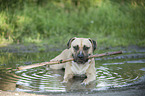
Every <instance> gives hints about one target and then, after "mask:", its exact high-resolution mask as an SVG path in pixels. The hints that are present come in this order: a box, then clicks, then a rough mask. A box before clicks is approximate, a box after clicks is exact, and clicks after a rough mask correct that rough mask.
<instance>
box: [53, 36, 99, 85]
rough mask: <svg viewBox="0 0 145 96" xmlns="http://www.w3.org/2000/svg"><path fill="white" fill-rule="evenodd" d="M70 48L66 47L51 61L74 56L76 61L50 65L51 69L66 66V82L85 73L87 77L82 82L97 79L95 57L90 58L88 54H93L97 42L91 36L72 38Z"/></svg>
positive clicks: (85, 82) (87, 82) (69, 42)
mask: <svg viewBox="0 0 145 96" xmlns="http://www.w3.org/2000/svg"><path fill="white" fill-rule="evenodd" d="M67 45H68V49H65V50H64V51H63V52H62V53H61V54H60V55H58V56H57V57H55V58H54V59H52V60H51V61H57V60H66V59H70V58H74V61H71V62H67V63H62V64H55V65H50V68H51V69H62V68H65V74H64V82H68V80H69V79H70V78H73V76H75V75H83V74H85V75H86V76H87V78H86V79H85V80H84V81H83V83H82V84H85V85H86V84H89V83H90V82H91V81H94V80H95V79H96V70H95V61H94V58H92V59H88V56H90V55H93V51H94V50H95V49H96V45H97V44H96V42H95V41H94V40H91V39H89V38H76V37H74V38H71V39H70V40H69V41H68V44H67Z"/></svg>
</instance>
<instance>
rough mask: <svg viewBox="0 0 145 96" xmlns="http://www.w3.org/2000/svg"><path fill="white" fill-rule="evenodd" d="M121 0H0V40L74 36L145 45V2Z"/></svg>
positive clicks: (39, 40)
mask: <svg viewBox="0 0 145 96" xmlns="http://www.w3.org/2000/svg"><path fill="white" fill-rule="evenodd" d="M6 1H10V2H6ZM121 1H122V2H117V1H115V0H110V1H109V0H85V1H84V0H42V1H40V0H25V1H24V0H0V5H1V9H2V10H1V11H0V38H1V39H0V43H5V42H8V43H28V42H29V43H33V42H35V43H42V42H45V43H48V44H55V43H57V44H64V42H65V43H66V41H67V40H68V39H70V38H71V37H74V36H75V37H89V38H93V39H95V40H97V41H98V44H99V46H127V45H140V46H145V38H144V37H145V30H144V25H145V19H144V18H145V7H144V4H145V2H144V1H143V0H140V1H136V0H131V1H130V2H128V1H126V0H125V1H124V0H121ZM9 5H10V6H9Z"/></svg>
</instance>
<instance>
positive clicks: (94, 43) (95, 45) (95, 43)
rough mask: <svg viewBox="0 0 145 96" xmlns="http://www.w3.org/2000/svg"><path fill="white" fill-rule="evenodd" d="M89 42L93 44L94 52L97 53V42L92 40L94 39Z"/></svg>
mask: <svg viewBox="0 0 145 96" xmlns="http://www.w3.org/2000/svg"><path fill="white" fill-rule="evenodd" d="M89 41H90V42H91V43H92V46H93V51H95V50H96V48H97V42H96V41H95V40H92V39H89Z"/></svg>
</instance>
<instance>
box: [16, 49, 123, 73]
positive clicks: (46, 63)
mask: <svg viewBox="0 0 145 96" xmlns="http://www.w3.org/2000/svg"><path fill="white" fill-rule="evenodd" d="M115 54H122V51H117V52H108V53H102V54H98V55H92V56H89V57H88V58H89V59H91V58H96V57H103V56H108V55H115ZM73 60H74V59H73V58H71V59H67V60H58V61H50V62H42V63H36V64H32V65H28V66H20V67H17V70H24V69H30V68H35V67H39V66H44V65H53V64H60V63H65V62H69V61H73Z"/></svg>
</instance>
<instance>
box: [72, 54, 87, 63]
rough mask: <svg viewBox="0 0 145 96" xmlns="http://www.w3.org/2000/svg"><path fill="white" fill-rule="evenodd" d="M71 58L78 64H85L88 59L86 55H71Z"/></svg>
mask: <svg viewBox="0 0 145 96" xmlns="http://www.w3.org/2000/svg"><path fill="white" fill-rule="evenodd" d="M73 58H74V62H76V63H78V64H85V63H86V62H88V60H89V59H88V56H84V57H83V58H79V57H77V56H74V55H73Z"/></svg>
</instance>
